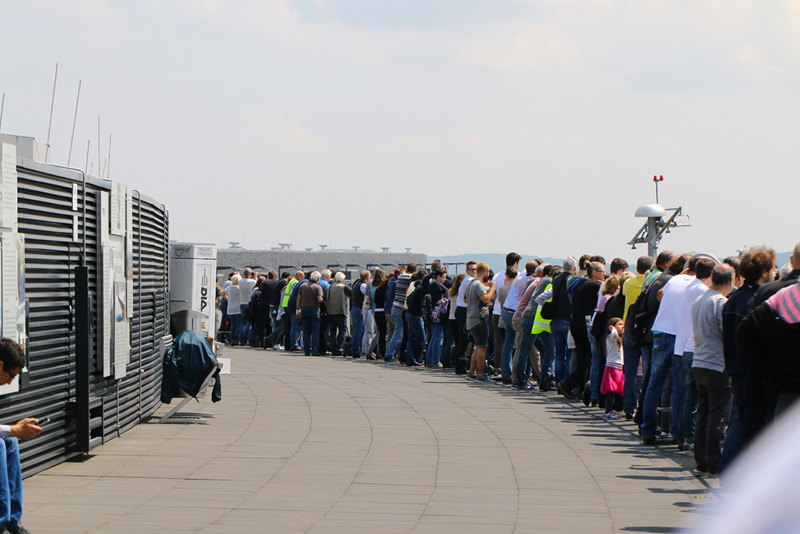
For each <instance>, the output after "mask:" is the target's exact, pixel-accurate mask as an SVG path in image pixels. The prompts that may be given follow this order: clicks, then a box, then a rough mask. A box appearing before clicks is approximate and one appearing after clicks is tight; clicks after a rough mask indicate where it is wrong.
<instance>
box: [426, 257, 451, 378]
mask: <svg viewBox="0 0 800 534" xmlns="http://www.w3.org/2000/svg"><path fill="white" fill-rule="evenodd" d="M446 279H447V273H446V272H444V271H439V272H437V273H435V278H434V279H433V280H431V281H430V291H429V294H430V297H431V339H430V342H429V343H428V350H427V352H426V355H425V367H427V368H428V369H441V368H442V364H441V363H440V362H439V353H440V349H441V347H442V338H443V337H444V332H443V331H442V324H443V323H444V322H445V318H446V317H447V315H448V313H449V306H450V299H449V298H448V296H447V288H446V287H445V286H444V281H445V280H446Z"/></svg>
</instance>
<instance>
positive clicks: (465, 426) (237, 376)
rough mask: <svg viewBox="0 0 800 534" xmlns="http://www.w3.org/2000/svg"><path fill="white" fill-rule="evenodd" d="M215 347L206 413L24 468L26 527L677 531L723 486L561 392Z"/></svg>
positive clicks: (485, 533) (351, 533) (38, 530)
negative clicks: (220, 360)
mask: <svg viewBox="0 0 800 534" xmlns="http://www.w3.org/2000/svg"><path fill="white" fill-rule="evenodd" d="M223 356H225V357H230V358H231V359H232V362H231V369H232V375H230V376H228V375H225V376H223V377H222V396H223V398H222V401H221V402H220V403H217V404H212V403H211V401H210V398H208V399H207V400H204V401H202V402H201V406H200V409H201V410H205V411H211V412H213V413H215V414H216V416H217V417H216V418H215V419H211V420H210V422H211V424H210V425H159V424H155V422H152V423H147V424H143V425H140V426H138V427H136V428H134V429H132V430H130V431H129V432H127V433H125V434H123V435H122V437H120V438H117V439H114V440H112V441H111V442H109V443H107V444H106V445H103V446H102V447H99V448H98V449H95V451H93V452H92V455H91V456H85V457H80V458H78V459H75V460H73V461H69V462H66V463H64V464H61V465H59V466H56V467H54V468H52V469H49V470H48V471H45V472H43V473H40V474H38V475H35V476H33V477H31V478H29V479H27V480H25V483H24V486H25V499H26V502H25V515H24V517H23V521H22V523H23V524H24V525H25V526H26V527H27V528H28V529H29V530H30V531H31V532H33V533H34V534H42V533H51V532H52V533H64V532H97V533H100V532H109V533H122V532H192V533H197V532H201V533H229V532H230V533H234V532H236V533H239V532H243V533H250V532H252V533H264V532H270V533H284V532H286V533H306V532H308V533H337V532H342V533H348V534H355V533H361V532H364V533H367V532H368V533H370V534H373V533H395V532H396V533H411V532H413V533H418V534H422V533H428V532H437V533H451V532H453V533H471V532H476V533H482V534H489V533H495V532H496V533H512V532H515V533H522V532H562V533H579V532H587V533H588V532H591V533H603V532H670V531H673V530H674V529H676V528H678V527H680V526H683V525H686V524H687V523H689V522H690V521H691V520H692V519H693V516H694V515H695V513H696V512H697V511H698V509H699V508H701V506H699V503H705V502H707V501H709V500H711V499H713V495H711V494H709V492H708V486H707V481H706V480H701V479H697V478H696V477H694V476H693V475H692V473H691V472H690V471H689V470H688V469H689V467H690V466H691V456H690V455H683V456H676V451H675V450H676V447H669V448H668V450H669V453H670V454H669V455H666V456H665V455H662V454H661V453H660V452H659V450H660V448H653V447H649V448H644V447H642V446H641V445H640V444H639V441H638V440H637V439H636V438H635V435H634V433H633V432H635V427H634V426H633V425H632V424H631V423H626V422H624V421H621V422H613V423H609V422H604V421H603V420H602V418H601V413H600V411H599V410H597V409H587V408H585V407H583V405H582V404H577V403H575V402H571V401H564V400H563V399H561V398H560V397H557V396H555V395H554V394H552V393H548V394H540V393H534V394H530V393H520V392H516V391H513V390H511V389H510V388H509V387H503V386H499V385H479V384H476V383H474V382H470V381H467V380H465V379H464V378H462V377H457V376H455V375H453V374H452V371H447V372H445V371H427V370H424V369H408V368H406V367H404V366H403V367H401V366H399V365H398V364H384V363H372V362H367V361H364V360H352V359H350V358H347V359H345V358H341V357H340V358H333V357H305V356H303V355H302V354H297V353H292V354H289V353H285V352H273V351H263V350H250V349H243V348H242V349H239V348H226V349H225V354H224V355H223ZM173 402H177V401H173ZM189 406H192V408H189V407H187V410H196V409H198V405H197V404H196V403H190V405H189ZM168 409H169V406H164V407H162V408H161V409H160V410H159V412H158V413H165V412H166V411H167V410H168ZM663 449H667V448H663ZM681 464H682V465H681Z"/></svg>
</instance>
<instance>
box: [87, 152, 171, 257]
mask: <svg viewBox="0 0 800 534" xmlns="http://www.w3.org/2000/svg"><path fill="white" fill-rule="evenodd" d="M106 163H108V158H106V159H104V160H103V170H102V171H100V178H104V177H105V175H106ZM181 241H183V240H181Z"/></svg>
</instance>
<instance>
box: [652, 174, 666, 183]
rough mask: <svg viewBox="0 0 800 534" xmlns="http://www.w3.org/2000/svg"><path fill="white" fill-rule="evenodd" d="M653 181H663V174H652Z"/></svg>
mask: <svg viewBox="0 0 800 534" xmlns="http://www.w3.org/2000/svg"><path fill="white" fill-rule="evenodd" d="M653 181H654V182H663V181H664V176H663V175H661V176H653Z"/></svg>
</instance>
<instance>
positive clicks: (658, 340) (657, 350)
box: [642, 333, 675, 438]
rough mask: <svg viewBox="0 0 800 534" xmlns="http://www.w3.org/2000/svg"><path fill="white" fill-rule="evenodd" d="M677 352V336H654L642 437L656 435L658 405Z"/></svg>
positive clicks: (643, 413)
mask: <svg viewBox="0 0 800 534" xmlns="http://www.w3.org/2000/svg"><path fill="white" fill-rule="evenodd" d="M674 351H675V336H673V335H672V334H664V333H658V334H655V335H654V336H653V355H652V356H651V360H650V381H649V382H648V384H647V391H645V393H644V404H643V406H642V416H643V417H644V420H643V422H642V436H643V437H645V438H652V437H655V435H656V426H657V419H656V418H657V416H658V405H659V403H660V402H661V392H662V391H663V390H664V383H665V382H666V381H667V374H669V371H670V370H671V369H672V353H673V352H674Z"/></svg>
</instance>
